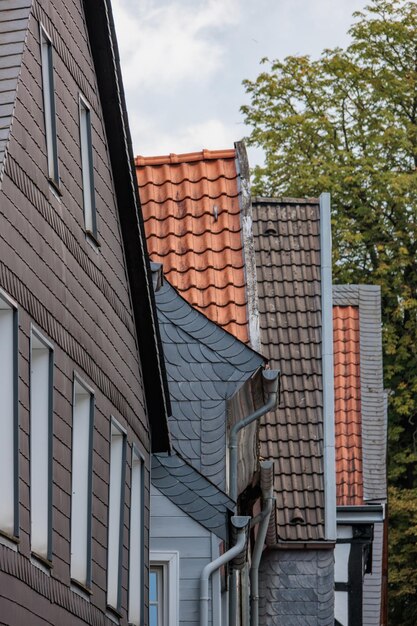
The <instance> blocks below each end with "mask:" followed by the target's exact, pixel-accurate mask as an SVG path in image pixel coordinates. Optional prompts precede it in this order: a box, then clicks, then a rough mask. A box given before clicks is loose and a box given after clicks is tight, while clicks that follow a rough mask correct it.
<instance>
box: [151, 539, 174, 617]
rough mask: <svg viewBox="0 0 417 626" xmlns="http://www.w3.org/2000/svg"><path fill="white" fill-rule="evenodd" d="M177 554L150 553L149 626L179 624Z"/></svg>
mask: <svg viewBox="0 0 417 626" xmlns="http://www.w3.org/2000/svg"><path fill="white" fill-rule="evenodd" d="M178 595H179V553H178V552H157V551H151V554H150V568H149V626H178V624H179V598H178Z"/></svg>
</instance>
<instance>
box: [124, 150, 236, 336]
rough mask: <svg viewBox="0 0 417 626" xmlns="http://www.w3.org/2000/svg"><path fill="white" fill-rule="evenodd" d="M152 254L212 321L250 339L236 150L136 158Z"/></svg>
mask: <svg viewBox="0 0 417 626" xmlns="http://www.w3.org/2000/svg"><path fill="white" fill-rule="evenodd" d="M135 164H136V173H137V178H138V184H139V193H140V198H141V204H142V211H143V216H144V221H145V231H146V237H147V243H148V250H149V254H150V256H151V258H152V260H153V261H157V262H160V263H163V266H164V273H165V275H166V276H167V278H168V279H169V281H170V283H171V284H172V285H173V286H174V287H175V288H176V289H178V291H179V292H180V293H181V294H182V295H184V297H185V298H186V299H187V300H188V302H190V304H192V305H193V306H194V307H196V308H197V309H198V310H200V311H201V312H202V313H204V314H205V315H206V316H207V317H208V318H209V319H211V320H212V321H213V322H216V324H219V325H220V326H222V327H224V328H225V329H226V330H228V331H229V332H231V333H233V334H234V335H235V336H236V337H237V338H238V339H240V340H241V341H243V342H247V341H248V313H247V302H246V290H245V274H244V261H243V248H242V229H241V217H240V201H239V176H238V172H237V168H236V152H235V150H216V151H210V150H203V151H201V152H192V153H187V154H179V155H177V154H170V155H166V156H158V157H140V156H139V157H137V158H136V159H135Z"/></svg>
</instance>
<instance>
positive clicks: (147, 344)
mask: <svg viewBox="0 0 417 626" xmlns="http://www.w3.org/2000/svg"><path fill="white" fill-rule="evenodd" d="M84 12H85V18H86V24H87V29H88V33H89V38H90V43H91V50H92V55H93V59H94V66H95V70H96V75H97V83H98V88H99V93H100V100H101V105H102V110H103V118H104V124H105V130H106V135H107V143H108V147H109V155H110V161H111V166H112V172H113V180H114V185H115V193H116V199H117V205H118V209H119V217H120V225H121V232H122V239H123V244H124V251H125V258H126V265H127V274H128V278H129V285H130V291H131V297H132V305H133V313H134V318H135V322H136V331H137V337H138V345H139V352H140V356H141V361H142V364H143V369H142V375H143V379H144V385H145V394H146V400H147V408H148V415H149V421H150V427H151V434H152V452H163V451H167V450H169V448H170V443H169V434H168V423H167V416H168V415H169V414H170V412H171V409H170V402H169V393H168V385H167V379H166V372H165V365H164V363H163V352H162V347H161V340H160V335H159V328H158V324H157V317H156V307H155V299H154V294H153V290H152V288H151V285H152V277H151V272H150V265H149V258H148V255H147V252H146V244H145V241H146V240H145V233H144V225H143V218H142V215H141V210H140V200H139V192H138V189H137V182H136V178H135V177H136V173H135V168H134V159H133V149H132V142H131V137H130V131H129V126H128V123H127V110H126V103H125V98H124V91H123V84H122V79H121V70H120V61H119V55H118V48H117V42H116V35H115V27H114V22H113V17H112V13H111V5H110V2H109V0H84Z"/></svg>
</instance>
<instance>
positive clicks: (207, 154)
mask: <svg viewBox="0 0 417 626" xmlns="http://www.w3.org/2000/svg"><path fill="white" fill-rule="evenodd" d="M235 158H236V151H235V149H234V148H231V149H227V150H207V149H203V150H200V151H198V152H184V153H182V154H175V153H174V152H171V153H170V154H164V155H160V156H148V157H145V156H142V155H138V156H137V157H135V165H136V167H143V166H146V165H175V164H176V163H190V162H191V161H212V160H216V159H235Z"/></svg>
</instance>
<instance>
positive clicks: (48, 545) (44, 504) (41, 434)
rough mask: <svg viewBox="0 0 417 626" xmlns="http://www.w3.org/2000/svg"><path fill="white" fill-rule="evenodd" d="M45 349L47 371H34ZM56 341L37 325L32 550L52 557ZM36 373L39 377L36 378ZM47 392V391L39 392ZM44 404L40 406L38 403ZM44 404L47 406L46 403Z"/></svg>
mask: <svg viewBox="0 0 417 626" xmlns="http://www.w3.org/2000/svg"><path fill="white" fill-rule="evenodd" d="M37 351H42V352H43V353H44V355H40V356H41V358H42V356H43V357H44V363H43V364H41V368H43V369H45V365H46V369H47V371H46V379H45V371H43V372H42V371H40V372H39V371H38V372H34V363H35V358H34V352H37ZM53 354H54V352H53V345H52V344H51V343H50V342H49V341H48V340H47V339H46V338H45V337H44V336H43V335H42V334H41V333H40V332H39V331H38V330H37V329H36V328H34V327H33V326H32V327H31V334H30V521H31V550H32V552H33V554H34V555H35V556H38V557H41V558H42V559H46V560H47V561H49V562H50V561H51V560H52V415H53V363H54V361H53ZM34 376H35V380H34ZM39 394H43V395H39ZM35 402H36V403H38V405H39V404H40V405H41V407H42V410H41V411H38V410H36V407H34V404H35ZM42 405H43V406H42Z"/></svg>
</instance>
